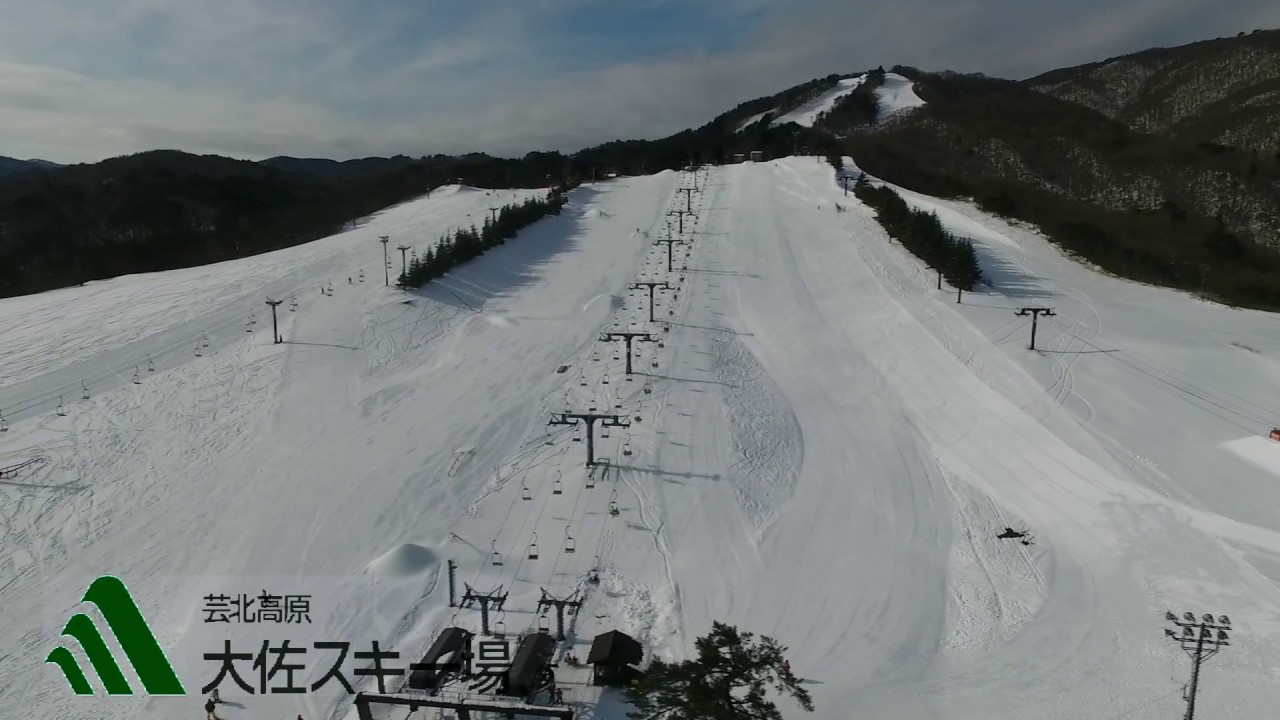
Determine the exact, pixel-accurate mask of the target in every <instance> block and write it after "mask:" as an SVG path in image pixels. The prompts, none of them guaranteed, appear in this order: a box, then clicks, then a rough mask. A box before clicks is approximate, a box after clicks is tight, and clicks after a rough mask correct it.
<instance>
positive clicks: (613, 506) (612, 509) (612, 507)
mask: <svg viewBox="0 0 1280 720" xmlns="http://www.w3.org/2000/svg"><path fill="white" fill-rule="evenodd" d="M619 512H621V511H620V510H619V509H618V503H616V502H614V501H612V500H610V501H609V514H610V515H612V516H613V517H618V513H619Z"/></svg>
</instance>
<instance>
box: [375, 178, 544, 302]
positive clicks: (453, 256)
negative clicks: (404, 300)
mask: <svg viewBox="0 0 1280 720" xmlns="http://www.w3.org/2000/svg"><path fill="white" fill-rule="evenodd" d="M568 191H569V187H568V186H563V187H557V188H554V189H553V190H552V191H551V192H550V193H549V194H548V195H547V197H546V199H537V198H529V199H527V200H525V201H524V202H523V203H521V204H519V205H507V206H506V207H504V208H502V209H501V210H499V211H498V213H497V218H496V219H493V218H485V220H484V225H483V226H482V227H481V228H479V229H477V228H476V226H475V225H472V226H471V227H470V228H460V229H458V230H455V231H454V233H453V234H452V235H446V236H444V237H441V238H440V239H439V240H438V241H437V242H436V243H435V246H434V247H431V248H427V251H426V252H425V253H423V254H422V255H419V256H418V257H417V258H416V259H415V260H414V261H413V262H411V263H410V264H409V267H408V270H407V271H406V272H405V273H404V274H403V275H401V276H400V278H399V280H397V281H396V282H397V284H398V285H399V286H400V287H403V288H420V287H422V286H423V285H426V284H427V283H429V282H431V281H432V280H434V279H436V278H438V277H440V276H442V275H444V274H445V273H447V272H449V271H450V270H452V269H453V268H455V267H457V266H459V265H461V264H463V263H465V262H469V261H471V260H473V259H475V258H477V257H480V256H481V255H483V254H485V253H486V252H488V251H489V250H490V249H491V248H495V247H497V246H499V245H501V244H503V243H505V242H506V241H507V240H510V239H511V238H514V237H515V236H516V233H518V232H520V230H522V229H524V228H526V227H528V226H530V225H532V224H534V223H535V222H537V221H539V220H541V219H542V218H544V217H547V216H548V215H559V214H560V210H561V209H562V208H563V207H564V204H565V202H567V200H568Z"/></svg>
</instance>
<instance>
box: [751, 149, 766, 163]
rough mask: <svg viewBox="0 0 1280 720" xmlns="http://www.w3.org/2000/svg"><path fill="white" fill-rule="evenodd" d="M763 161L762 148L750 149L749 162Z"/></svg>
mask: <svg viewBox="0 0 1280 720" xmlns="http://www.w3.org/2000/svg"><path fill="white" fill-rule="evenodd" d="M763 161H764V151H763V150H752V151H751V162H763Z"/></svg>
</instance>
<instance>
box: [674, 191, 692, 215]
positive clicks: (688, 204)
mask: <svg viewBox="0 0 1280 720" xmlns="http://www.w3.org/2000/svg"><path fill="white" fill-rule="evenodd" d="M676 192H682V193H684V207H685V212H687V213H692V212H693V188H680V189H679V190H677V191H676Z"/></svg>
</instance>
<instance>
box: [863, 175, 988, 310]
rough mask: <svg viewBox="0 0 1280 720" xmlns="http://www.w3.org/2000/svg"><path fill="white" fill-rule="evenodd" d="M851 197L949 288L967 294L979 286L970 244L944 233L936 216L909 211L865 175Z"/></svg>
mask: <svg viewBox="0 0 1280 720" xmlns="http://www.w3.org/2000/svg"><path fill="white" fill-rule="evenodd" d="M854 194H856V195H857V196H858V199H860V200H862V202H864V203H866V204H867V205H869V206H871V207H872V208H874V209H875V211H876V219H877V220H879V221H880V224H881V225H882V226H884V229H885V231H886V232H888V233H889V237H892V238H894V239H895V240H897V241H899V242H901V243H902V246H903V247H905V248H906V249H907V250H910V251H911V253H912V254H913V255H915V256H916V257H918V258H920V259H921V260H923V261H924V262H925V264H927V265H928V266H929V267H931V268H933V269H934V270H937V271H939V272H941V273H942V277H943V278H945V279H946V281H947V283H949V284H950V285H951V287H954V288H956V290H958V291H967V290H973V288H974V287H975V286H976V285H977V284H978V283H980V282H982V268H981V266H980V265H979V264H978V255H977V253H976V252H974V250H973V243H972V242H971V241H969V240H966V239H964V238H958V237H956V236H955V235H952V234H951V233H949V232H947V230H946V228H944V227H943V226H942V221H940V220H939V219H938V216H937V215H935V214H934V213H931V212H923V211H921V210H914V209H912V208H911V207H910V206H909V205H907V203H906V201H905V200H903V199H902V197H901V196H900V195H898V193H896V192H894V191H893V189H892V188H888V187H875V186H873V185H871V183H870V182H868V181H867V179H866V176H865V175H863V176H862V177H861V178H859V180H858V184H857V185H856V186H855V189H854Z"/></svg>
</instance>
